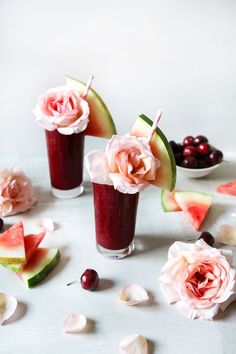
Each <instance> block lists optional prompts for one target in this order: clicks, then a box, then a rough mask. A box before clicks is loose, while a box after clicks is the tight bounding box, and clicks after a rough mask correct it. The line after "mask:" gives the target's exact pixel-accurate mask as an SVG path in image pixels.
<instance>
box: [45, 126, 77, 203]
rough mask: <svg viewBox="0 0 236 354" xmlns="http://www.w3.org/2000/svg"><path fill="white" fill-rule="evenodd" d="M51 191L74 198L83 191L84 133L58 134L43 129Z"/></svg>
mask: <svg viewBox="0 0 236 354" xmlns="http://www.w3.org/2000/svg"><path fill="white" fill-rule="evenodd" d="M45 134H46V141H47V152H48V162H49V170H50V178H51V186H52V193H53V195H54V196H55V197H57V198H75V197H77V196H79V195H80V194H81V193H82V192H83V186H82V182H83V158H84V134H83V133H78V134H71V135H64V134H60V133H59V132H58V131H57V130H54V131H47V130H45Z"/></svg>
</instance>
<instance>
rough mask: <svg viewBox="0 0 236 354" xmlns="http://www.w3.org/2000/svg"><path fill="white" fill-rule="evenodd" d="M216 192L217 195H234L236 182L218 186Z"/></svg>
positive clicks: (235, 193)
mask: <svg viewBox="0 0 236 354" xmlns="http://www.w3.org/2000/svg"><path fill="white" fill-rule="evenodd" d="M216 191H217V192H218V193H223V194H229V195H236V181H232V182H229V183H225V184H219V185H218V186H217V187H216Z"/></svg>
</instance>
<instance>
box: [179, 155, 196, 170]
mask: <svg viewBox="0 0 236 354" xmlns="http://www.w3.org/2000/svg"><path fill="white" fill-rule="evenodd" d="M181 166H182V167H185V168H198V162H197V160H196V159H195V157H193V156H188V157H186V158H185V159H184V160H183V161H182V162H181Z"/></svg>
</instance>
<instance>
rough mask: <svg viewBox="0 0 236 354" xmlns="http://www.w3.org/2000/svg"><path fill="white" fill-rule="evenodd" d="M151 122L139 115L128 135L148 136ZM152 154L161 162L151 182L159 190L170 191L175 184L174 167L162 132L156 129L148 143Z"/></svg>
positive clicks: (170, 150) (171, 153) (172, 158)
mask: <svg viewBox="0 0 236 354" xmlns="http://www.w3.org/2000/svg"><path fill="white" fill-rule="evenodd" d="M152 124H153V122H152V121H151V119H149V118H148V117H146V116H145V115H144V114H141V115H140V116H139V117H138V119H137V120H136V122H135V124H134V126H133V128H132V129H131V131H130V135H134V136H137V137H145V136H148V134H149V132H150V130H151V127H152ZM150 146H151V149H152V153H153V155H154V156H155V157H157V158H158V159H159V160H160V161H161V166H160V167H159V168H158V169H157V173H156V178H155V181H153V182H151V183H152V184H154V185H156V186H157V187H159V188H163V189H167V190H169V191H172V190H173V189H174V187H175V182H176V165H175V159H174V155H173V151H172V149H171V146H170V144H169V142H168V140H167V139H166V137H165V135H164V134H163V133H162V131H161V130H160V129H159V128H157V129H156V131H155V133H154V134H153V137H152V140H151V143H150Z"/></svg>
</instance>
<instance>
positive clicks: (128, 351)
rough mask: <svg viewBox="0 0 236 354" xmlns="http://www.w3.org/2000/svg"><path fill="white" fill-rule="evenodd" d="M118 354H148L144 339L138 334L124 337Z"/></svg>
mask: <svg viewBox="0 0 236 354" xmlns="http://www.w3.org/2000/svg"><path fill="white" fill-rule="evenodd" d="M119 353H120V354H148V344H147V340H146V338H144V337H143V336H142V335H140V334H133V335H130V336H128V337H125V338H124V339H123V340H122V342H121V343H120V348H119Z"/></svg>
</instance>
